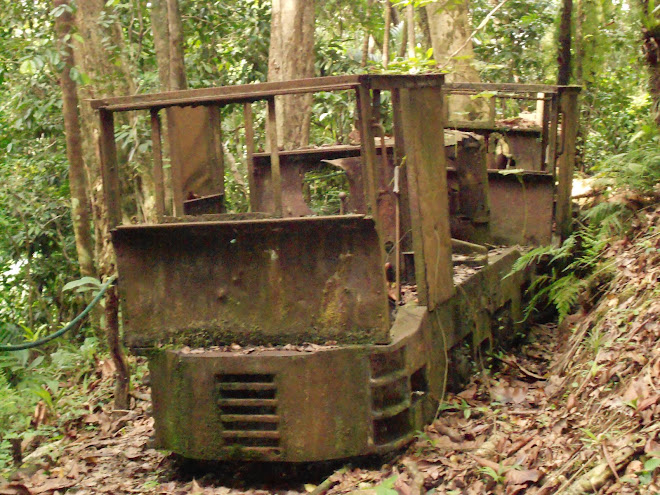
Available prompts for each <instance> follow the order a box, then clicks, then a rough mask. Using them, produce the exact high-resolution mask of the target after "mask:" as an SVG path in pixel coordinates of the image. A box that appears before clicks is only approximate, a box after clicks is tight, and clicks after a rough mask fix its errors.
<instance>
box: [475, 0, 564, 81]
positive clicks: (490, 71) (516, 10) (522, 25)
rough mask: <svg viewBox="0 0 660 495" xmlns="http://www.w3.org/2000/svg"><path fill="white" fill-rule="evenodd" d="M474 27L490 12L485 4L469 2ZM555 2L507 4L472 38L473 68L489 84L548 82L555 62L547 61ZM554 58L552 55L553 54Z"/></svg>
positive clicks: (516, 1)
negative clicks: (474, 63)
mask: <svg viewBox="0 0 660 495" xmlns="http://www.w3.org/2000/svg"><path fill="white" fill-rule="evenodd" d="M470 5H471V9H472V15H473V24H474V25H475V26H476V25H479V23H481V21H483V19H484V18H485V17H486V15H488V13H489V12H490V11H491V10H492V9H493V3H492V2H490V1H488V0H476V1H472V2H471V4H470ZM555 5H556V4H555V2H553V1H552V0H536V1H534V2H529V1H527V0H509V1H508V2H507V3H506V4H505V5H504V6H502V8H501V9H500V10H498V12H497V15H496V16H495V18H493V19H492V20H491V21H490V22H489V23H488V24H487V25H486V26H485V27H484V29H483V30H482V31H480V32H479V33H478V34H477V35H476V37H475V38H474V41H473V43H474V52H475V56H476V61H475V62H476V64H477V66H478V68H479V69H480V72H481V77H482V79H483V80H484V81H488V82H507V83H508V82H520V83H525V82H527V83H532V82H550V81H549V80H548V77H549V75H550V74H551V71H552V67H553V63H554V61H553V60H552V57H551V58H550V60H548V55H547V53H548V51H549V50H552V47H550V46H548V45H549V43H548V40H547V38H548V35H549V34H551V32H549V28H552V23H553V19H554V15H555V13H556V11H555ZM553 56H554V53H553Z"/></svg>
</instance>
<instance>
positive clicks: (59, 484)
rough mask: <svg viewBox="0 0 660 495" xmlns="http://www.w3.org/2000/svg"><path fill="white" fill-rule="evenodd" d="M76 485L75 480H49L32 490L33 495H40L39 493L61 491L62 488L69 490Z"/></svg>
mask: <svg viewBox="0 0 660 495" xmlns="http://www.w3.org/2000/svg"><path fill="white" fill-rule="evenodd" d="M76 483H77V481H75V480H70V479H66V478H55V479H49V480H47V481H46V482H45V483H44V484H42V485H40V486H35V487H33V488H32V493H33V495H40V494H41V493H49V492H54V491H55V490H62V489H63V488H71V487H72V486H74V485H75V484H76Z"/></svg>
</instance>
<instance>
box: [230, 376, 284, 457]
mask: <svg viewBox="0 0 660 495" xmlns="http://www.w3.org/2000/svg"><path fill="white" fill-rule="evenodd" d="M217 389H218V406H219V407H220V415H221V416H220V417H221V420H222V427H223V432H222V436H223V438H224V440H225V442H226V444H227V445H228V446H232V445H236V446H241V447H243V448H245V449H248V450H254V451H265V450H268V451H271V452H272V451H273V450H275V449H277V448H278V447H279V445H280V432H279V430H278V426H279V415H278V414H277V387H276V385H275V375H269V374H249V375H248V374H245V375H219V376H218V377H217Z"/></svg>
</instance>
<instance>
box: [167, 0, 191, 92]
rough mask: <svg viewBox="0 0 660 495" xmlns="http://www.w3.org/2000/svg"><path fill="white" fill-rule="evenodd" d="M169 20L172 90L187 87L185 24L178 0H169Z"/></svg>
mask: <svg viewBox="0 0 660 495" xmlns="http://www.w3.org/2000/svg"><path fill="white" fill-rule="evenodd" d="M167 20H168V27H169V37H170V40H169V41H170V88H169V89H170V90H173V91H174V90H178V89H186V88H187V87H188V83H187V81H186V68H185V64H184V62H183V26H182V25H181V12H180V11H179V1H178V0H167Z"/></svg>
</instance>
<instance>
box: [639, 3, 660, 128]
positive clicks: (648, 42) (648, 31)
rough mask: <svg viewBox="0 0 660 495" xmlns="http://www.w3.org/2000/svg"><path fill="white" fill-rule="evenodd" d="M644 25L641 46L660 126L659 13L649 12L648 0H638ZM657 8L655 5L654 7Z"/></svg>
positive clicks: (656, 117) (656, 120)
mask: <svg viewBox="0 0 660 495" xmlns="http://www.w3.org/2000/svg"><path fill="white" fill-rule="evenodd" d="M639 1H640V4H641V8H642V16H644V17H648V18H647V19H646V21H647V22H646V23H643V25H644V24H646V27H643V28H642V47H643V50H644V57H645V59H646V65H647V67H648V70H649V93H650V95H651V98H652V100H653V109H654V110H653V111H654V112H655V116H654V119H655V123H656V124H657V125H658V126H660V14H659V13H658V12H657V11H656V12H649V10H650V9H649V0H639ZM656 8H657V7H656Z"/></svg>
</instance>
